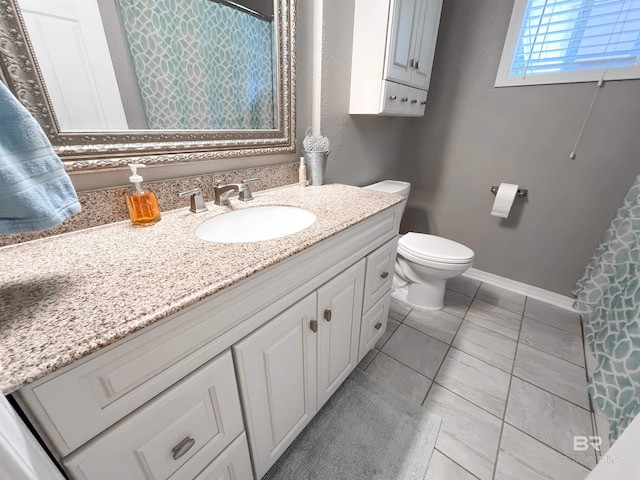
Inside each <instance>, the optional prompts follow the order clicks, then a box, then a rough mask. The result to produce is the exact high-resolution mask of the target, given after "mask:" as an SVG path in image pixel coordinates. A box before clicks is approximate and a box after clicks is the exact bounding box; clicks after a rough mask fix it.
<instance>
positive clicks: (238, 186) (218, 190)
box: [213, 178, 257, 206]
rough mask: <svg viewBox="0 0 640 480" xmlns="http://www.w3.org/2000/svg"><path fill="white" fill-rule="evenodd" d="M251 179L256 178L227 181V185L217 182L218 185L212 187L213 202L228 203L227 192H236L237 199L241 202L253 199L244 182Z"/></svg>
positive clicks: (221, 204) (222, 204)
mask: <svg viewBox="0 0 640 480" xmlns="http://www.w3.org/2000/svg"><path fill="white" fill-rule="evenodd" d="M252 180H257V178H249V179H247V180H242V182H241V183H229V184H227V185H222V183H218V185H216V186H215V187H213V194H214V196H215V199H214V201H213V203H215V204H216V205H220V206H224V205H229V194H230V193H231V192H238V200H240V201H241V202H248V201H249V200H253V195H252V194H251V189H250V188H249V185H247V183H246V182H251V181H252Z"/></svg>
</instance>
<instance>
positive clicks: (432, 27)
mask: <svg viewBox="0 0 640 480" xmlns="http://www.w3.org/2000/svg"><path fill="white" fill-rule="evenodd" d="M419 7H420V11H419V14H418V16H417V17H416V18H417V20H418V21H417V28H416V38H415V49H414V51H413V56H412V59H413V60H414V64H413V69H412V73H411V85H413V86H415V87H419V88H424V89H428V88H429V82H430V80H431V70H432V67H433V56H434V54H435V50H436V39H437V37H438V26H439V23H440V12H441V11H442V0H420V6H419Z"/></svg>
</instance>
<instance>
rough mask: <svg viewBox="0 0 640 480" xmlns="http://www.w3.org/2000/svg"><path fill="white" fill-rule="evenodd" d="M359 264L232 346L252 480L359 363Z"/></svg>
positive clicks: (361, 267) (361, 277)
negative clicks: (251, 460)
mask: <svg viewBox="0 0 640 480" xmlns="http://www.w3.org/2000/svg"><path fill="white" fill-rule="evenodd" d="M364 272H365V262H364V260H361V261H360V262H358V263H357V264H356V265H354V266H352V267H350V268H349V269H347V270H346V271H344V272H343V273H341V274H340V275H338V276H337V277H336V278H334V279H333V280H331V281H330V282H328V283H327V284H326V285H324V286H322V287H321V288H320V289H318V291H317V292H314V293H312V294H310V295H308V296H307V297H305V298H304V299H303V300H300V301H299V302H298V303H297V304H296V305H294V306H293V307H291V308H289V309H288V310H286V311H285V312H283V313H282V314H280V315H278V316H277V317H276V318H274V319H273V320H272V321H271V322H269V323H268V324H266V325H265V326H263V327H262V328H260V329H259V330H258V331H256V332H254V333H253V334H251V335H250V336H249V337H247V338H246V339H245V340H243V341H242V342H240V343H238V344H236V345H235V346H234V347H233V352H234V357H235V360H236V366H237V370H238V382H239V385H240V391H241V392H242V401H243V407H244V411H245V418H246V421H247V431H248V435H249V442H250V445H251V451H252V453H253V460H254V467H255V473H256V478H261V477H262V476H263V475H264V474H265V473H266V472H267V470H269V468H270V467H271V466H272V465H273V463H274V462H275V461H276V460H277V459H278V457H280V455H282V453H283V452H284V451H285V449H286V448H287V447H288V446H289V445H290V444H291V442H293V440H294V439H295V438H296V437H297V436H298V434H299V433H300V432H301V431H302V430H303V429H304V427H305V426H306V425H307V424H308V423H309V422H310V421H311V419H312V418H313V416H314V415H315V414H316V412H317V411H318V410H319V409H320V408H321V407H322V405H324V403H325V402H326V401H327V400H328V399H329V397H330V396H331V395H332V394H333V393H334V392H335V391H336V389H337V388H338V387H339V386H340V385H341V384H342V382H343V381H344V380H345V379H346V378H347V376H348V375H349V373H351V371H352V370H353V369H354V368H355V367H356V365H357V362H358V344H359V337H360V315H361V311H362V291H363V283H364Z"/></svg>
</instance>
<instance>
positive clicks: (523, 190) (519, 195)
mask: <svg viewBox="0 0 640 480" xmlns="http://www.w3.org/2000/svg"><path fill="white" fill-rule="evenodd" d="M491 193H493V194H494V195H496V194H497V193H498V185H492V186H491ZM527 193H529V190H528V189H526V188H519V189H518V191H517V192H516V198H524V197H526V196H527Z"/></svg>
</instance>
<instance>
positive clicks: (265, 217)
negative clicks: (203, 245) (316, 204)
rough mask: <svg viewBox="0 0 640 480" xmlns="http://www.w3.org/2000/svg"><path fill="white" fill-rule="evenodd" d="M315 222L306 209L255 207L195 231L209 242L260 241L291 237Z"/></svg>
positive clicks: (232, 213) (214, 220)
mask: <svg viewBox="0 0 640 480" xmlns="http://www.w3.org/2000/svg"><path fill="white" fill-rule="evenodd" d="M315 221H316V216H315V215H314V214H313V213H312V212H310V211H308V210H305V209H303V208H298V207H285V206H264V207H252V208H247V209H244V210H234V211H233V212H229V213H224V214H222V215H220V216H217V217H214V218H212V219H211V220H207V221H206V222H204V223H203V224H202V225H200V226H199V227H198V228H197V229H196V235H197V236H198V237H199V238H201V239H202V240H207V241H209V242H220V243H243V242H259V241H261V240H271V239H273V238H280V237H284V236H286V235H291V234H292V233H296V232H299V231H300V230H304V229H305V228H307V227H308V226H310V225H311V224H312V223H313V222H315Z"/></svg>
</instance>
